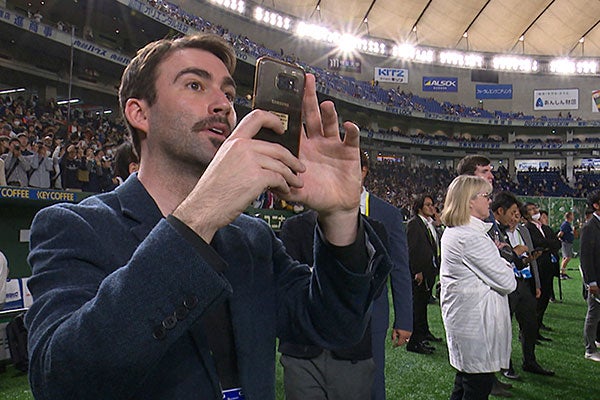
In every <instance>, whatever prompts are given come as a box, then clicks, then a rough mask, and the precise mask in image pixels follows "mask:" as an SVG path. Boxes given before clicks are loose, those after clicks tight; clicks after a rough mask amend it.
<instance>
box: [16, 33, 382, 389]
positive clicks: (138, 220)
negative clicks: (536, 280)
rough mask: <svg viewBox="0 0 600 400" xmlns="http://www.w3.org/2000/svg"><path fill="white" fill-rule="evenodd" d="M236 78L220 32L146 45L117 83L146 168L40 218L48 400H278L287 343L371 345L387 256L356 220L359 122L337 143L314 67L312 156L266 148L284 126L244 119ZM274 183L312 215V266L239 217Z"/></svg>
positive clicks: (35, 341)
mask: <svg viewBox="0 0 600 400" xmlns="http://www.w3.org/2000/svg"><path fill="white" fill-rule="evenodd" d="M234 68H235V53H234V51H233V49H232V48H231V47H230V45H229V44H228V43H227V42H225V41H224V40H223V39H222V38H220V37H218V36H214V35H198V36H188V37H183V38H179V39H175V40H166V39H165V40H160V41H157V42H153V43H150V44H148V45H147V46H146V47H144V48H143V49H142V50H140V51H139V52H138V54H137V56H136V57H135V58H134V59H133V60H132V61H131V63H130V64H129V66H128V67H127V68H126V70H125V72H124V73H123V79H122V82H121V87H120V90H119V98H120V104H121V109H122V111H123V114H124V116H125V118H126V121H127V124H128V128H129V130H130V132H131V134H132V137H133V142H134V145H135V147H136V150H137V153H138V155H139V157H140V166H139V172H138V173H136V174H133V175H131V176H130V177H129V178H128V179H127V181H126V182H125V183H123V185H120V186H119V187H118V188H117V189H115V190H114V191H113V192H110V193H106V194H103V195H100V196H96V197H92V198H89V199H86V200H84V202H83V203H82V204H78V205H66V204H63V205H58V206H52V207H49V208H46V209H44V210H42V211H41V212H40V213H39V214H38V215H37V216H36V218H35V220H34V222H33V224H32V229H31V252H30V256H29V262H30V264H31V266H32V269H33V276H32V278H31V279H30V280H29V282H28V285H29V288H30V290H31V293H32V295H33V298H34V302H33V305H32V307H31V308H30V311H29V312H28V314H27V317H26V323H27V326H28V328H29V334H30V336H29V345H30V346H29V352H30V360H31V361H30V382H31V386H32V391H33V393H34V395H35V396H36V398H37V399H56V398H80V399H99V398H106V399H108V398H110V399H118V398H143V399H166V398H170V399H174V398H177V399H200V398H201V399H209V398H210V399H219V400H220V399H222V398H231V399H232V398H237V399H239V398H246V399H261V400H263V399H266V400H271V399H274V398H275V388H274V386H275V384H274V381H275V376H274V371H275V338H276V336H277V335H281V334H284V333H286V332H288V331H290V330H300V331H302V332H303V333H304V334H305V335H306V336H307V337H309V338H310V339H311V341H313V342H315V343H317V344H319V345H322V346H328V347H343V346H347V345H350V344H353V343H354V342H355V341H358V340H359V339H360V337H361V335H362V332H363V331H364V329H365V328H366V324H367V321H368V319H369V312H368V310H369V308H370V304H371V301H372V300H373V297H374V296H375V294H376V293H377V292H378V291H379V289H380V287H381V285H382V284H383V283H384V281H385V278H386V276H387V273H388V272H389V270H390V268H391V262H390V260H389V257H388V256H387V254H386V252H385V249H384V247H383V244H382V243H381V241H380V240H379V238H378V237H377V235H376V234H375V233H374V231H373V230H372V228H371V227H370V226H369V224H368V223H367V222H366V221H364V220H363V219H362V218H361V217H360V216H359V204H360V191H361V187H360V181H361V179H360V178H361V175H360V160H359V140H358V138H359V135H358V128H357V127H356V126H355V125H354V124H352V123H349V122H347V123H345V124H344V128H345V131H346V132H345V137H344V140H343V141H342V140H341V139H340V134H339V130H338V120H337V114H336V112H335V108H334V106H333V104H332V103H331V102H324V103H322V104H321V105H320V106H319V104H318V102H317V96H316V91H315V80H314V76H312V75H307V79H306V87H305V96H304V100H303V111H304V120H305V126H306V131H304V129H303V130H302V133H301V135H302V137H301V147H300V158H297V157H295V156H293V155H292V154H291V153H290V152H289V151H288V150H287V149H285V148H284V147H282V146H280V145H278V144H274V143H269V142H265V141H260V140H255V139H253V136H254V135H255V134H256V133H257V132H258V131H259V130H260V129H261V128H263V127H266V128H269V129H272V130H273V131H275V132H277V133H282V131H283V127H282V126H281V123H280V121H279V118H278V117H276V116H275V115H273V114H271V113H269V112H265V111H261V110H255V111H253V112H251V113H250V114H249V115H247V116H246V117H245V118H244V119H242V120H241V121H240V123H239V124H237V127H235V126H236V114H235V111H234V109H233V101H234V99H235V94H236V93H235V82H234V80H233V78H232V74H233V71H234ZM234 127H235V129H233V128H234ZM269 187H270V188H271V190H274V191H275V192H276V193H277V194H278V195H279V196H281V197H282V198H284V199H286V200H290V201H298V202H302V203H304V204H306V205H307V206H309V207H311V208H312V209H315V210H317V212H318V228H317V229H316V232H315V248H316V249H315V265H314V267H313V268H312V271H311V270H310V268H309V267H308V266H307V265H301V264H298V263H297V262H295V261H293V260H292V259H291V258H290V257H289V256H288V255H287V254H286V252H285V249H284V247H283V246H282V244H281V242H280V241H279V240H277V239H276V237H275V235H274V233H273V232H272V230H271V229H270V228H269V227H268V226H267V225H266V223H264V222H263V221H260V220H258V219H255V218H252V217H249V216H245V215H241V213H242V212H243V211H244V210H245V209H246V208H247V206H248V205H249V204H250V203H251V201H252V200H253V199H255V198H256V197H257V196H258V194H259V193H261V192H263V191H264V190H265V189H266V188H269ZM107 233H108V234H107ZM99 235H101V236H99ZM90 371H93V373H90Z"/></svg>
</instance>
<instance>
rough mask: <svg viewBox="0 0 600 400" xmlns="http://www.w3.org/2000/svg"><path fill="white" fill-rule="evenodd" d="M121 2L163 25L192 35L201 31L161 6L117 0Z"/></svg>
mask: <svg viewBox="0 0 600 400" xmlns="http://www.w3.org/2000/svg"><path fill="white" fill-rule="evenodd" d="M117 1H118V2H119V3H121V4H123V5H125V6H127V7H129V8H131V9H133V10H135V11H139V12H141V13H142V14H144V15H145V16H147V17H150V18H152V19H153V20H155V21H158V22H160V23H161V24H163V25H166V26H168V27H169V28H173V29H175V30H177V31H179V32H181V33H185V34H186V35H192V34H197V33H199V32H198V31H197V30H195V29H193V28H191V27H190V26H189V25H188V24H186V23H185V22H183V21H180V20H179V19H177V18H176V17H174V16H172V15H170V14H168V13H166V12H163V11H160V9H159V7H153V6H152V5H151V4H150V3H148V2H145V1H139V0H117Z"/></svg>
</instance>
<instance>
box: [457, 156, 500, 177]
mask: <svg viewBox="0 0 600 400" xmlns="http://www.w3.org/2000/svg"><path fill="white" fill-rule="evenodd" d="M491 163H492V162H491V161H490V159H489V158H487V157H484V156H479V155H475V156H466V157H464V158H463V159H462V160H460V161H459V162H458V165H457V166H456V172H458V174H459V175H475V170H476V169H477V167H478V166H481V167H485V166H487V165H490V164H491Z"/></svg>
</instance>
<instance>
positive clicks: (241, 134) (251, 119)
mask: <svg viewBox="0 0 600 400" xmlns="http://www.w3.org/2000/svg"><path fill="white" fill-rule="evenodd" d="M261 128H268V129H271V130H272V131H273V132H275V133H278V134H282V133H283V132H284V130H283V125H282V123H281V121H280V120H279V117H278V116H276V115H275V114H273V113H270V112H268V111H265V110H254V111H251V112H250V113H249V114H248V115H246V116H245V117H244V118H242V120H241V121H240V123H239V124H238V125H237V127H236V128H235V129H234V130H233V132H231V135H229V138H247V139H251V138H253V137H254V135H256V134H257V133H258V131H259V130H260V129H261Z"/></svg>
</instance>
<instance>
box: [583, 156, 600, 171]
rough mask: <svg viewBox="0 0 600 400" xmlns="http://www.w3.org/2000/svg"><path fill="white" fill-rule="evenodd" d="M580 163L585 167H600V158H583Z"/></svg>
mask: <svg viewBox="0 0 600 400" xmlns="http://www.w3.org/2000/svg"><path fill="white" fill-rule="evenodd" d="M580 164H581V166H582V167H584V168H587V167H590V168H594V169H600V158H582V159H581V163H580Z"/></svg>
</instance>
